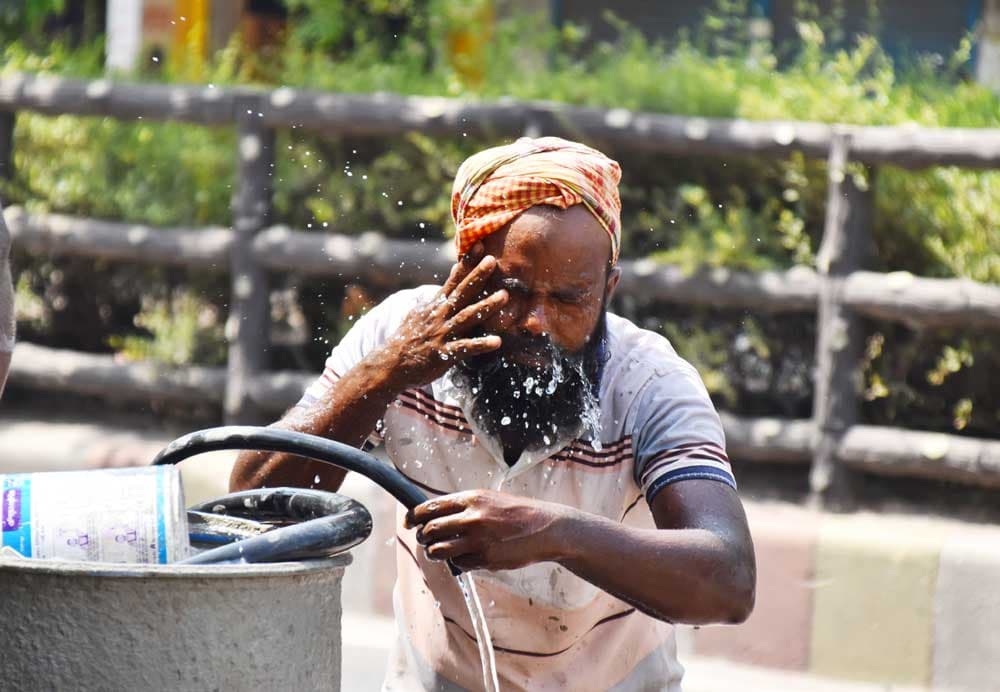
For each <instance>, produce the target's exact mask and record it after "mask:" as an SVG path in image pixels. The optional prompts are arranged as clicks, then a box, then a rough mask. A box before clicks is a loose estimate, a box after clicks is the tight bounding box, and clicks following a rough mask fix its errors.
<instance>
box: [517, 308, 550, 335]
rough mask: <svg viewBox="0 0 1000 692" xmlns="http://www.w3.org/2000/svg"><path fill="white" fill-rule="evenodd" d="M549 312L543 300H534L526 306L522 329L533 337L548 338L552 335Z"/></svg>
mask: <svg viewBox="0 0 1000 692" xmlns="http://www.w3.org/2000/svg"><path fill="white" fill-rule="evenodd" d="M550 326H551V325H550V324H549V311H548V309H547V308H546V306H545V303H544V301H542V300H533V301H531V303H530V304H529V305H527V306H526V308H525V312H524V319H523V320H522V321H521V329H522V330H524V331H525V332H526V333H528V334H531V335H532V336H547V335H548V334H551V333H552V330H551V329H550Z"/></svg>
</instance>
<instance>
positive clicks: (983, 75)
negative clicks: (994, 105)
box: [976, 0, 1000, 94]
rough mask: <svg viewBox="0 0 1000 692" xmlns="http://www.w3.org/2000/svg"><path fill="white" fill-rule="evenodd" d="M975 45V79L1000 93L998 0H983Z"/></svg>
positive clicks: (999, 4)
mask: <svg viewBox="0 0 1000 692" xmlns="http://www.w3.org/2000/svg"><path fill="white" fill-rule="evenodd" d="M977 33H978V41H977V45H976V52H977V54H978V55H977V59H976V79H977V80H978V81H979V83H980V84H983V85H985V86H987V87H989V88H990V89H992V90H993V91H994V92H996V93H998V94H1000V0H983V17H982V21H981V23H980V25H979V31H978V32H977Z"/></svg>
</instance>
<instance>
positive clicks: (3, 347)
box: [0, 207, 14, 396]
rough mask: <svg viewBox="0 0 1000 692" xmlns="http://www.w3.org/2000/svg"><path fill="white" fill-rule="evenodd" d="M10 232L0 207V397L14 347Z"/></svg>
mask: <svg viewBox="0 0 1000 692" xmlns="http://www.w3.org/2000/svg"><path fill="white" fill-rule="evenodd" d="M10 247H11V239H10V232H9V231H8V230H7V224H6V223H4V219H3V208H2V207H0V396H3V389H4V385H5V384H6V383H7V371H8V370H9V369H10V359H11V354H10V352H11V350H12V349H13V347H14V287H13V282H12V281H11V276H10Z"/></svg>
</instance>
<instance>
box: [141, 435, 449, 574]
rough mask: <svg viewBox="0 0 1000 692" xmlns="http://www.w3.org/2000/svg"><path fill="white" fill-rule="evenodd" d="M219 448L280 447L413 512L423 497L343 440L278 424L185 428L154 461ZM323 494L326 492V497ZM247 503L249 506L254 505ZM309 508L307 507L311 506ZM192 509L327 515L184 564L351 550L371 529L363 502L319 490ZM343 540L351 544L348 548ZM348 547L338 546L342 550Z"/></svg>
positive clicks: (280, 491)
mask: <svg viewBox="0 0 1000 692" xmlns="http://www.w3.org/2000/svg"><path fill="white" fill-rule="evenodd" d="M223 449H240V450H244V449H252V450H261V451H268V452H285V453H287V454H294V455H296V456H301V457H307V458H309V459H313V460H315V461H321V462H324V463H327V464H333V465H334V466H338V467H340V468H342V469H346V470H348V471H353V472H355V473H360V474H361V475H363V476H365V477H366V478H369V479H370V480H372V481H373V482H375V483H376V484H377V485H379V486H380V487H381V488H382V489H384V490H386V491H387V492H389V494H391V495H392V496H393V497H394V498H396V499H397V500H398V501H399V502H400V503H401V504H402V505H403V506H404V507H406V508H407V509H413V508H414V507H416V506H417V505H419V504H420V503H422V502H424V501H425V500H427V496H426V495H425V494H424V492H423V491H422V490H421V489H420V488H418V487H417V486H416V485H414V484H413V483H412V482H411V481H410V480H409V479H408V478H406V477H405V476H403V475H402V474H401V473H400V472H399V471H397V470H396V469H395V468H393V467H391V466H389V465H388V464H385V463H383V462H381V461H379V460H378V459H376V458H375V457H373V456H372V455H371V454H368V453H366V452H362V451H361V450H359V449H355V448H354V447H351V446H349V445H345V444H343V443H341V442H336V441H334V440H328V439H326V438H325V437H318V436H316V435H308V434H306V433H299V432H293V431H291V430H280V429H278V428H261V427H253V426H224V427H220V428H209V429H206V430H199V431H196V432H193V433H188V434H187V435H184V436H183V437H179V438H177V439H176V440H174V441H173V442H171V443H170V444H169V445H167V446H166V447H165V448H164V449H163V450H162V451H161V452H160V453H159V454H157V455H156V458H154V459H153V464H154V465H162V464H176V463H178V462H180V461H183V460H184V459H187V458H188V457H192V456H195V455H197V454H202V453H204V452H214V451H218V450H223ZM320 496H330V497H329V498H326V499H324V498H322V497H320ZM331 498H332V499H331ZM248 503H249V504H248ZM241 505H242V507H241ZM249 505H253V507H251V506H249ZM307 508H309V509H308V511H307ZM192 509H193V510H195V511H197V512H202V513H206V512H208V513H218V512H217V510H218V511H225V512H227V513H228V512H231V511H237V512H239V511H241V510H242V509H254V510H258V509H259V512H258V511H255V512H253V514H254V516H255V517H256V516H259V515H260V513H265V514H266V513H267V512H271V513H272V514H273V513H277V515H280V516H283V517H285V518H293V517H288V516H287V513H288V512H295V511H306V513H307V514H308V513H311V516H316V514H317V512H318V513H320V514H325V515H326V516H323V517H321V518H312V519H311V520H310V521H306V522H304V523H301V524H296V525H293V526H288V527H284V528H281V529H275V530H272V531H268V532H267V533H265V534H262V535H259V536H254V537H251V538H246V539H244V540H240V541H238V542H236V543H232V544H229V545H224V546H221V547H219V548H214V549H212V550H208V551H205V552H203V553H200V554H198V555H195V556H194V557H192V558H188V560H185V562H186V563H189V564H190V563H199V564H204V563H207V562H239V561H246V562H255V561H256V562H264V561H274V560H275V559H276V557H275V556H278V558H277V559H293V557H291V556H295V555H299V556H302V555H314V554H315V551H317V550H319V551H321V552H322V551H324V550H325V546H331V547H336V546H346V547H350V546H352V545H357V544H358V543H360V542H361V541H363V540H364V539H365V538H367V537H368V534H369V533H370V532H371V515H369V514H368V511H367V510H365V508H364V507H363V506H362V505H361V504H359V503H358V502H356V501H354V500H350V499H349V498H344V497H343V496H340V495H336V494H334V493H326V492H323V491H315V490H313V491H309V490H304V489H296V488H270V489H266V490H252V491H246V492H243V493H233V494H232V495H227V496H226V497H224V498H220V499H219V500H213V501H210V502H207V503H204V504H202V505H199V506H198V507H195V508H192ZM359 509H360V510H361V512H363V513H364V516H363V517H362V516H361V514H360V513H359V512H358V510H359ZM365 527H367V528H365ZM362 531H363V535H362V536H361V538H359V539H358V540H356V541H355V542H354V543H350V541H351V540H353V537H355V536H356V535H358V533H359V532H362ZM275 536H277V538H275ZM347 543H350V545H346V544H347ZM346 547H341V548H340V549H341V550H343V549H346ZM279 548H280V549H279ZM449 567H450V568H451V571H452V572H453V573H454V574H456V575H457V574H460V572H461V571H460V570H459V569H458V568H457V567H455V566H454V565H452V564H451V563H450V562H449Z"/></svg>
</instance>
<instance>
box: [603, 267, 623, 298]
mask: <svg viewBox="0 0 1000 692" xmlns="http://www.w3.org/2000/svg"><path fill="white" fill-rule="evenodd" d="M621 278H622V270H621V267H619V266H618V265H615V266H613V267H611V269H609V270H608V278H607V279H606V281H605V283H604V302H605V303H606V302H608V301H609V300H611V296H613V295H614V293H615V289H616V288H617V287H618V281H619V280H620V279H621Z"/></svg>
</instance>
